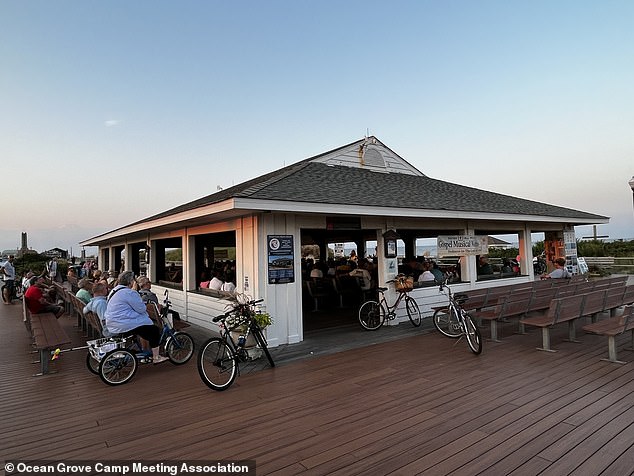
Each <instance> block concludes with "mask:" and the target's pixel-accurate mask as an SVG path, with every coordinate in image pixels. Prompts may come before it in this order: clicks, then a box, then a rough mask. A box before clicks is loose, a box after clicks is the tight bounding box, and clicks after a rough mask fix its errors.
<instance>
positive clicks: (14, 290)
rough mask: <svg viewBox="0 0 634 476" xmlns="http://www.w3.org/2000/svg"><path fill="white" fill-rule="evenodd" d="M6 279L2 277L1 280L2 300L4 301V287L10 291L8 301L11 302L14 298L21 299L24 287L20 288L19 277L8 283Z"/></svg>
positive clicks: (0, 292)
mask: <svg viewBox="0 0 634 476" xmlns="http://www.w3.org/2000/svg"><path fill="white" fill-rule="evenodd" d="M7 281H8V280H5V279H3V280H2V282H3V284H2V288H0V294H1V295H2V300H3V301H4V290H5V289H6V288H9V291H10V295H9V303H11V302H13V301H14V300H16V299H22V296H23V295H24V289H23V288H22V281H21V280H19V279H15V280H13V284H12V285H9V284H7Z"/></svg>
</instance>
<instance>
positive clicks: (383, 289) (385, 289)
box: [376, 287, 387, 293]
mask: <svg viewBox="0 0 634 476" xmlns="http://www.w3.org/2000/svg"><path fill="white" fill-rule="evenodd" d="M376 289H377V290H378V291H381V292H382V293H384V292H385V291H387V288H381V287H378V288H376Z"/></svg>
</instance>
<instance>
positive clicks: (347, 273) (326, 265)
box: [301, 253, 378, 305]
mask: <svg viewBox="0 0 634 476" xmlns="http://www.w3.org/2000/svg"><path fill="white" fill-rule="evenodd" d="M301 267H302V279H303V282H304V283H305V285H304V290H305V291H306V293H307V295H308V294H312V295H313V297H314V295H315V294H318V295H319V296H322V297H325V298H326V299H328V300H331V301H332V303H336V302H339V304H340V305H343V304H345V302H350V301H352V300H355V301H360V300H361V299H362V298H363V296H364V293H367V292H369V291H371V290H372V289H375V288H376V286H377V282H378V270H377V267H376V265H375V263H374V259H373V258H359V257H358V256H357V255H356V253H351V256H349V257H338V258H329V259H328V260H327V261H324V260H323V259H319V260H314V259H313V258H302V261H301ZM342 296H344V297H343V298H342ZM344 301H345V302H344Z"/></svg>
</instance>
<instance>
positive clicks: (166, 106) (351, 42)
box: [0, 0, 634, 252]
mask: <svg viewBox="0 0 634 476" xmlns="http://www.w3.org/2000/svg"><path fill="white" fill-rule="evenodd" d="M633 24H634V2H632V1H630V0H623V1H609V0H608V1H603V0H602V1H583V0H574V1H556V2H553V1H533V2H520V1H506V0H504V1H502V0H499V1H476V0H469V1H467V0H465V1H441V0H437V1H424V0H419V1H398V0H397V1H391V2H378V1H367V0H364V1H343V2H342V1H336V2H335V1H324V0H322V1H319V2H316V1H315V2H308V1H291V0H288V1H237V2H227V1H222V2H220V1H202V0H201V1H188V0H184V1H155V0H152V1H150V0H146V1H127V0H126V1H121V0H114V1H107V2H97V1H80V0H74V1H64V0H55V1H50V0H41V1H32V0H22V1H17V0H11V1H7V0H0V60H1V63H0V130H1V131H2V132H1V134H0V158H1V166H0V167H1V168H0V180H2V184H3V186H2V201H1V203H2V211H1V212H0V217H1V219H0V250H1V249H7V248H13V247H15V246H16V245H17V244H18V243H19V239H20V232H22V231H26V232H28V235H29V244H30V246H31V247H33V248H35V249H37V250H39V251H42V250H44V249H48V248H51V247H55V246H59V247H62V248H70V247H73V248H74V251H75V252H77V251H78V249H79V247H78V245H77V243H78V242H79V241H81V240H83V239H86V238H90V237H92V236H94V235H96V234H99V233H102V232H105V231H108V230H111V229H113V228H118V227H120V226H124V225H127V224H129V223H131V222H134V221H136V220H139V219H142V218H145V217H147V216H150V215H152V214H154V213H157V212H160V211H163V210H166V209H168V208H171V207H173V206H176V205H180V204H182V203H185V202H187V201H190V200H193V199H196V198H200V197H202V196H205V195H208V194H209V193H212V192H215V191H216V187H217V186H221V187H227V186H230V185H232V184H236V183H240V182H242V181H244V180H247V179H250V178H253V177H255V176H257V175H260V174H263V173H266V172H270V171H272V170H275V169H277V168H279V167H282V166H284V165H288V164H290V163H293V162H296V161H298V160H302V159H305V158H307V157H310V156H313V155H316V154H319V153H321V152H324V151H327V150H330V149H333V148H335V147H338V146H341V145H344V144H347V143H350V142H352V141H355V140H357V139H360V138H362V137H363V136H364V135H365V134H366V131H369V133H370V134H372V135H375V136H377V137H378V138H379V139H380V140H381V141H383V142H384V143H385V144H386V145H388V146H389V147H391V148H392V149H393V150H394V151H396V152H397V153H398V154H399V155H401V156H402V157H404V158H405V159H406V160H408V161H409V162H410V163H412V164H413V165H414V166H416V167H417V168H418V169H420V170H421V171H422V172H424V173H425V174H427V175H429V176H431V177H434V178H437V179H441V180H446V181H450V182H455V183H460V184H465V185H469V186H473V187H477V188H481V189H485V190H491V191H495V192H500V193H505V194H509V195H515V196H519V197H523V198H529V199H534V200H538V201H542V202H546V203H552V204H555V205H561V206H566V207H570V208H575V209H578V210H583V211H588V212H592V213H597V214H600V215H606V216H610V217H611V223H610V224H609V225H604V226H601V227H599V232H600V233H601V234H606V235H610V237H612V238H623V237H626V238H630V237H634V211H633V208H632V191H631V190H630V188H629V186H628V185H627V181H628V180H629V179H630V178H631V177H632V176H633V175H634V134H633V132H632V131H634V87H633V86H632V85H634V74H633V73H634V61H633V58H634V28H632V25H633ZM577 231H578V236H583V235H587V234H589V233H590V232H591V231H590V229H589V228H588V227H584V228H582V229H578V230H577Z"/></svg>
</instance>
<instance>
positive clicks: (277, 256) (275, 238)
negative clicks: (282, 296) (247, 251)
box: [266, 235, 295, 284]
mask: <svg viewBox="0 0 634 476" xmlns="http://www.w3.org/2000/svg"><path fill="white" fill-rule="evenodd" d="M266 241H267V244H268V251H269V253H268V257H269V262H268V265H269V269H268V274H269V284H282V283H293V282H295V258H294V250H293V235H268V236H267V240H266Z"/></svg>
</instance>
